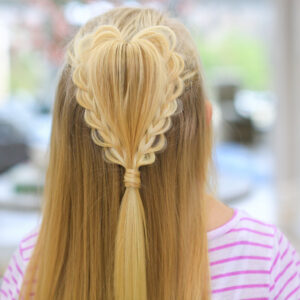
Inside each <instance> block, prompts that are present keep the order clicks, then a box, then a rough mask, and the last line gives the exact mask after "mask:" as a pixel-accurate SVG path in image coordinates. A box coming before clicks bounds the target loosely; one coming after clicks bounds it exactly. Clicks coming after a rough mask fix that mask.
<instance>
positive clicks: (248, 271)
mask: <svg viewBox="0 0 300 300" xmlns="http://www.w3.org/2000/svg"><path fill="white" fill-rule="evenodd" d="M241 274H269V271H266V270H247V271H236V272H230V273H223V274H218V275H215V276H212V277H211V279H212V280H214V279H218V278H223V277H229V276H235V275H241Z"/></svg>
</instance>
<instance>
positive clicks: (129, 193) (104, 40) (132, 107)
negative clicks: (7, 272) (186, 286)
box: [68, 25, 184, 300]
mask: <svg viewBox="0 0 300 300" xmlns="http://www.w3.org/2000/svg"><path fill="white" fill-rule="evenodd" d="M123 34H124V33H123V31H122V32H120V31H119V29H118V28H117V27H115V26H110V25H105V26H104V25H103V26H100V27H98V28H97V30H96V31H94V32H92V33H89V34H86V35H82V34H81V33H80V32H79V33H78V35H77V37H75V40H74V43H73V47H72V49H71V50H70V52H69V56H68V57H69V63H70V65H71V66H72V68H73V76H72V80H73V82H74V84H75V85H76V87H77V90H76V99H77V102H78V103H79V105H80V106H82V107H83V108H84V119H85V122H86V124H87V125H88V126H89V127H90V128H91V137H92V139H93V141H94V142H95V143H96V144H97V145H99V146H101V147H103V154H104V159H105V161H106V162H108V163H114V164H118V165H121V166H123V167H124V169H125V175H124V185H125V192H124V195H123V197H122V201H121V204H120V210H119V220H118V225H117V232H116V238H115V259H114V295H115V299H116V300H146V299H147V278H146V264H147V258H148V257H149V251H148V246H147V240H148V239H147V226H146V217H145V212H144V206H143V202H142V199H141V197H140V191H139V189H140V188H141V185H142V183H141V178H140V167H142V166H146V165H150V164H152V163H153V162H154V161H155V153H156V152H157V151H161V150H162V149H163V148H164V147H165V146H166V138H165V135H164V134H165V132H166V131H167V130H169V129H170V127H171V117H172V115H174V113H175V112H176V111H177V109H178V107H179V106H178V100H177V97H179V96H180V95H181V93H182V92H183V86H184V85H183V78H182V77H181V75H182V72H183V68H184V61H183V59H182V58H181V57H180V56H179V55H178V54H177V53H176V52H175V51H174V47H175V45H176V37H175V34H174V33H173V31H172V30H171V29H170V28H169V27H166V26H152V27H148V28H145V29H143V30H141V31H139V32H138V33H136V34H134V35H133V36H131V37H130V38H127V37H128V34H127V35H126V38H125V36H123Z"/></svg>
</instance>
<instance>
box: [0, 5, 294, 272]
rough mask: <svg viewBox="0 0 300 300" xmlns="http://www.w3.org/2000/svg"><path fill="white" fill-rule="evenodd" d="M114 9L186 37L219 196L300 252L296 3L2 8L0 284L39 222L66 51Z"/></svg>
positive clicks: (6, 6) (0, 48) (22, 6)
mask: <svg viewBox="0 0 300 300" xmlns="http://www.w3.org/2000/svg"><path fill="white" fill-rule="evenodd" d="M119 5H127V6H148V7H154V8H157V9H159V10H162V11H168V12H170V14H171V15H173V16H176V17H178V18H180V19H181V20H182V22H183V23H184V24H185V25H186V26H187V27H188V28H189V29H190V31H191V32H192V35H193V37H194V39H195V41H196V44H197V47H198V50H199V54H200V57H201V62H202V67H203V73H204V78H205V82H206V89H207V93H208V95H209V99H210V101H211V102H212V103H213V107H214V115H213V125H214V129H215V149H214V154H213V155H214V161H215V166H216V171H217V178H216V182H217V188H218V189H217V193H218V196H219V198H220V199H221V200H222V201H224V202H226V203H228V204H229V205H230V206H232V207H236V208H240V209H243V210H246V211H247V212H249V213H250V214H252V215H253V216H255V217H257V218H260V219H262V220H265V221H266V222H272V223H274V224H276V225H278V226H280V227H281V229H282V230H283V231H284V232H285V233H286V234H287V235H288V237H289V238H290V239H291V241H292V243H293V244H294V245H295V247H296V248H297V249H298V250H299V251H300V204H299V200H298V199H299V198H300V197H299V196H300V195H299V193H300V180H299V178H300V158H299V155H298V154H299V153H300V136H299V131H300V118H299V117H298V113H299V112H300V103H299V101H298V95H300V85H299V82H298V81H299V77H300V57H299V53H300V35H299V33H300V1H297V0H289V1H286V0H206V1H205V0H168V1H165V0H156V1H124V2H123V1H96V0H95V1H93V0H86V1H84V0H82V1H79V0H76V1H67V0H65V1H64V0H55V1H54V0H52V1H51V0H6V1H5V0H0V36H1V43H0V277H1V274H2V272H3V271H4V268H5V267H6V265H7V262H8V260H9V258H10V256H11V255H12V252H13V251H14V250H15V248H16V247H17V245H18V243H19V242H20V240H21V239H22V237H23V236H24V235H25V234H27V233H28V232H29V231H30V230H31V229H33V228H34V227H35V226H36V225H37V224H38V223H39V221H40V204H41V193H42V190H43V184H44V176H45V171H46V167H47V150H48V144H49V136H50V129H51V110H52V105H53V100H54V93H55V87H56V83H57V79H58V75H59V69H60V67H61V65H62V61H63V57H64V50H65V46H66V44H67V42H68V41H69V40H70V37H72V35H73V34H74V32H76V30H77V29H78V27H79V26H81V25H82V24H84V23H85V22H86V21H87V20H88V19H90V18H91V17H93V16H95V15H98V14H100V13H103V12H105V11H107V10H109V9H111V8H113V7H115V6H119Z"/></svg>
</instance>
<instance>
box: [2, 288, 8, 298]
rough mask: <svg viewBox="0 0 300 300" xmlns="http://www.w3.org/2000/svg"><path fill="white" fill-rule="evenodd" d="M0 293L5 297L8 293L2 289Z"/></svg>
mask: <svg viewBox="0 0 300 300" xmlns="http://www.w3.org/2000/svg"><path fill="white" fill-rule="evenodd" d="M0 293H1V294H2V295H4V296H5V297H8V294H7V293H6V292H5V291H4V290H3V289H1V290H0Z"/></svg>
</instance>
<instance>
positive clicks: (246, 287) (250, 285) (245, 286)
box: [212, 284, 269, 294]
mask: <svg viewBox="0 0 300 300" xmlns="http://www.w3.org/2000/svg"><path fill="white" fill-rule="evenodd" d="M267 287H269V285H268V284H245V285H236V286H229V287H226V288H223V289H217V290H213V291H212V293H213V294H217V293H222V292H227V291H232V290H240V289H253V288H267Z"/></svg>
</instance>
